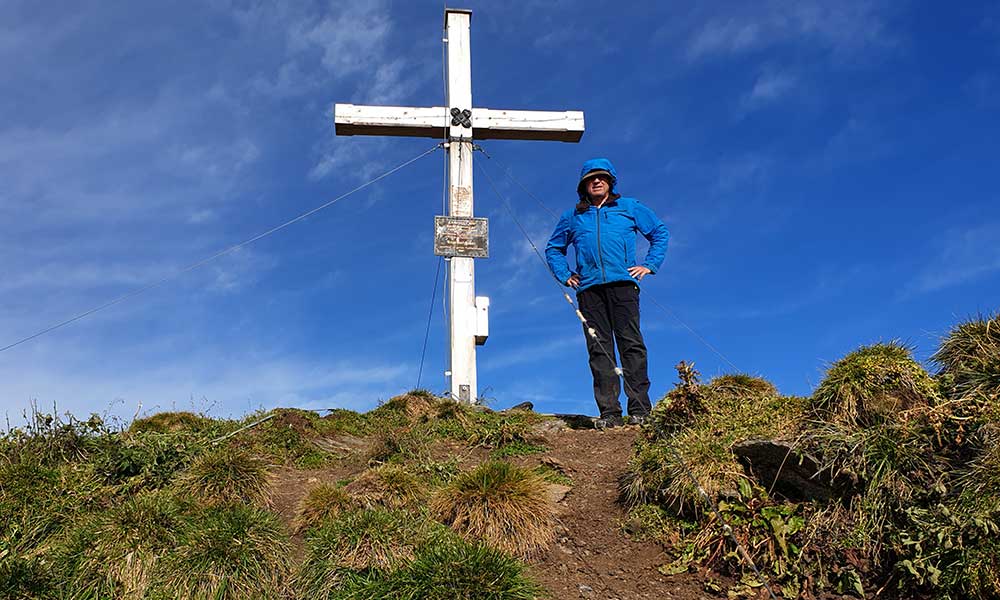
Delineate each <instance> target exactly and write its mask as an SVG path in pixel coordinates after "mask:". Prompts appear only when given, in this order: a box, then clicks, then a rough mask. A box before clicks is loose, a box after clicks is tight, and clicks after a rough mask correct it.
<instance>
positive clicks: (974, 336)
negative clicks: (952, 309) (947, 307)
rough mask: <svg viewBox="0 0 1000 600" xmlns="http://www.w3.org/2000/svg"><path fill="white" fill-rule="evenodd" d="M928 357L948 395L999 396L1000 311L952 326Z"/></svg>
mask: <svg viewBox="0 0 1000 600" xmlns="http://www.w3.org/2000/svg"><path fill="white" fill-rule="evenodd" d="M931 360H933V361H934V362H935V363H936V364H937V365H938V366H939V368H940V369H939V371H938V376H939V377H940V378H941V382H942V388H943V391H944V393H945V395H946V396H947V397H948V398H950V399H960V398H965V397H968V396H978V397H987V398H993V399H996V398H998V397H1000V313H997V314H994V315H991V316H988V317H984V316H979V317H977V318H974V319H970V320H968V321H966V322H964V323H960V324H958V325H956V326H955V327H953V328H952V330H951V331H950V332H949V333H948V335H947V336H946V337H945V338H944V339H943V340H942V341H941V346H940V347H939V348H938V351H937V352H936V353H935V354H934V356H933V357H931Z"/></svg>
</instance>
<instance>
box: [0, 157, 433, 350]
mask: <svg viewBox="0 0 1000 600" xmlns="http://www.w3.org/2000/svg"><path fill="white" fill-rule="evenodd" d="M440 147H441V144H435V145H434V146H433V147H432V148H428V149H427V150H425V151H424V152H422V153H420V154H418V155H417V156H415V157H413V158H411V159H409V160H407V161H405V162H403V163H400V164H399V165H397V166H395V167H393V168H391V169H389V170H388V171H386V172H384V173H382V174H381V175H378V176H377V177H374V178H373V179H370V180H368V181H366V182H365V183H362V184H361V185H359V186H357V187H356V188H354V189H352V190H351V191H349V192H346V193H343V194H341V195H340V196H337V197H336V198H334V199H333V200H330V201H328V202H325V203H323V204H321V205H319V206H317V207H315V208H312V209H310V210H308V211H306V212H304V213H302V214H300V215H299V216H297V217H295V218H293V219H290V220H288V221H285V222H284V223H282V224H281V225H277V226H275V227H272V228H270V229H268V230H267V231H264V232H262V233H258V234H257V235H255V236H253V237H251V238H248V239H246V240H243V241H242V242H239V243H237V244H233V245H232V246H229V247H228V248H225V249H223V250H220V251H218V252H216V253H215V254H212V255H211V256H208V257H206V258H203V259H201V260H199V261H197V262H194V263H191V264H190V265H188V266H186V267H183V268H182V269H180V270H179V271H176V272H175V273H171V274H170V275H167V276H166V277H163V278H162V279H159V280H157V281H154V282H153V283H150V284H149V285H146V286H143V287H141V288H139V289H137V290H133V291H131V292H128V293H127V294H122V295H121V296H118V297H117V298H114V299H112V300H109V301H107V302H105V303H104V304H100V305H98V306H95V307H94V308H91V309H88V310H86V311H84V312H82V313H80V314H78V315H76V316H73V317H70V318H68V319H66V320H64V321H60V322H59V323H56V324H54V325H50V326H48V327H46V328H44V329H42V330H41V331H38V332H36V333H33V334H32V335H29V336H27V337H25V338H22V339H20V340H18V341H16V342H14V343H12V344H7V345H6V346H4V347H2V348H0V352H6V351H7V350H10V349H11V348H14V347H15V346H20V345H21V344H23V343H25V342H30V341H31V340H33V339H35V338H37V337H40V336H43V335H45V334H46V333H49V332H52V331H55V330H56V329H60V328H62V327H65V326H66V325H69V324H71V323H75V322H76V321H79V320H80V319H84V318H86V317H89V316H90V315H92V314H94V313H96V312H100V311H102V310H104V309H106V308H110V307H112V306H114V305H116V304H120V303H121V302H124V301H126V300H129V299H131V298H134V297H136V296H138V295H140V294H143V293H145V292H148V291H149V290H152V289H154V288H158V287H160V286H161V285H163V284H165V283H167V282H168V281H172V280H173V279H176V278H177V277H180V276H181V275H184V274H185V273H189V272H191V271H194V270H195V269H198V268H200V267H203V266H205V265H207V264H208V263H210V262H212V261H214V260H216V259H217V258H221V257H223V256H225V255H227V254H231V253H233V252H235V251H237V250H239V249H240V248H243V247H245V246H248V245H250V244H252V243H254V242H256V241H258V240H261V239H263V238H265V237H267V236H269V235H271V234H273V233H277V232H278V231H281V230H282V229H284V228H286V227H288V226H290V225H293V224H295V223H298V222H299V221H301V220H303V219H306V218H308V217H310V216H312V215H314V214H316V213H318V212H319V211H321V210H323V209H325V208H328V207H330V206H331V205H333V204H335V203H336V202H338V201H340V200H343V199H344V198H346V197H348V196H350V195H351V194H354V193H356V192H359V191H361V190H363V189H365V188H366V187H368V186H370V185H372V184H374V183H376V182H378V181H381V180H382V179H385V178H386V177H388V176H389V175H392V174H393V173H395V172H396V171H399V170H400V169H402V168H404V167H407V166H409V165H411V164H413V163H415V162H417V161H418V160H420V159H421V158H423V157H425V156H427V155H428V154H430V153H431V152H434V151H435V150H437V149H438V148H440Z"/></svg>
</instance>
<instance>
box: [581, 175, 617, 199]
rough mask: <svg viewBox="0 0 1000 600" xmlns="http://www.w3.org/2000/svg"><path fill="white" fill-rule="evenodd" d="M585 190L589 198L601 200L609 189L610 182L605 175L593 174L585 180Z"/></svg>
mask: <svg viewBox="0 0 1000 600" xmlns="http://www.w3.org/2000/svg"><path fill="white" fill-rule="evenodd" d="M586 190H587V195H588V196H590V199H591V200H602V199H604V198H606V197H607V195H608V192H610V191H611V182H610V181H609V180H608V176H607V175H594V176H593V177H591V178H590V179H588V180H587V187H586Z"/></svg>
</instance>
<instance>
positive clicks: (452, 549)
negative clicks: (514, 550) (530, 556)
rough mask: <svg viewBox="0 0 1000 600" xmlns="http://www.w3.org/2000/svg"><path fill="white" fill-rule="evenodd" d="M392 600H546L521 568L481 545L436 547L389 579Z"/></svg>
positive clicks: (540, 590) (466, 544)
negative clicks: (539, 599) (537, 599)
mask: <svg viewBox="0 0 1000 600" xmlns="http://www.w3.org/2000/svg"><path fill="white" fill-rule="evenodd" d="M390 589H391V593H392V597H394V598H401V599H406V600H418V599H424V598H433V599H435V600H471V599H475V600H533V599H536V598H542V597H545V596H546V595H547V594H545V593H544V590H543V589H542V588H541V587H540V586H539V585H538V584H536V583H535V582H534V581H532V580H531V579H530V578H529V577H528V576H527V575H526V574H525V569H524V567H523V566H522V565H521V564H520V563H518V562H517V561H516V560H514V559H513V558H511V557H510V556H508V555H506V554H505V553H503V552H501V551H499V550H497V549H496V548H491V547H489V546H487V545H484V544H473V543H468V542H462V541H460V540H459V541H454V542H450V543H443V544H436V545H433V546H430V547H428V548H426V550H424V551H423V552H421V553H420V554H419V555H418V556H417V559H416V560H415V561H414V562H413V564H412V565H411V566H410V568H409V569H406V570H403V571H401V572H399V573H398V574H397V575H396V577H394V578H393V579H392V585H391V588H390Z"/></svg>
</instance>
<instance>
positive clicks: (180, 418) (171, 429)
mask: <svg viewBox="0 0 1000 600" xmlns="http://www.w3.org/2000/svg"><path fill="white" fill-rule="evenodd" d="M211 422H212V421H211V419H208V418H206V417H203V416H201V415H196V414H194V413H192V412H184V411H181V412H162V413H157V414H155V415H150V416H148V417H143V418H141V419H136V420H135V421H133V422H132V425H131V426H129V428H128V431H129V433H148V432H153V433H177V432H179V431H194V432H197V431H202V430H204V429H206V428H207V427H208V426H209V425H210V424H211Z"/></svg>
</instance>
